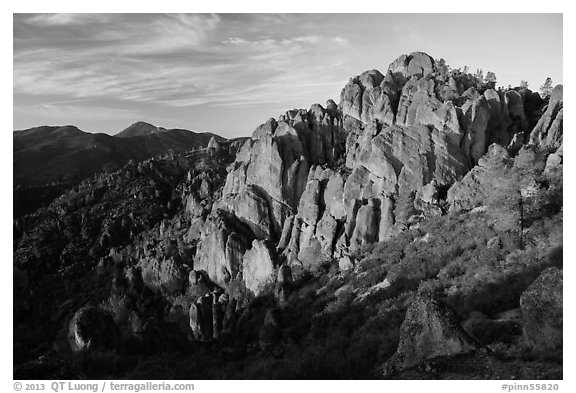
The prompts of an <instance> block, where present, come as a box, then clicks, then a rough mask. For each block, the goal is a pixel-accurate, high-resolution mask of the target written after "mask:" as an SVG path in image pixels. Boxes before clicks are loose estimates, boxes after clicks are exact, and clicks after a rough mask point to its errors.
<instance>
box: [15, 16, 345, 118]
mask: <svg viewBox="0 0 576 393" xmlns="http://www.w3.org/2000/svg"><path fill="white" fill-rule="evenodd" d="M252 17H258V16H252ZM283 20H284V21H285V20H286V19H285V18H280V19H278V18H274V17H270V16H262V19H261V20H258V22H262V21H264V22H265V23H270V24H273V23H278V21H283ZM18 22H21V24H25V25H26V26H25V28H23V27H22V26H20V25H19V26H18V27H19V28H20V30H18V34H15V36H17V40H16V41H15V55H14V91H15V93H16V94H27V95H35V96H38V95H51V94H58V95H61V96H63V97H66V98H73V99H89V98H99V99H105V98H109V99H115V100H125V101H130V102H145V103H157V104H161V105H166V106H175V107H181V106H194V105H204V104H208V103H215V104H218V105H222V106H226V105H238V104H242V103H246V104H248V103H255V102H260V101H262V100H280V99H283V100H287V101H290V100H297V99H300V98H301V97H303V96H304V95H305V94H303V93H305V92H306V93H309V92H307V90H306V89H307V87H306V86H303V85H302V83H301V82H302V80H307V81H308V82H310V80H315V86H323V85H324V86H328V85H330V84H333V83H334V82H335V79H334V77H333V76H330V75H328V74H327V73H326V69H327V68H326V66H325V65H324V64H322V61H325V59H326V58H327V57H328V54H329V52H330V51H334V50H336V49H337V48H338V47H339V46H342V45H347V43H348V41H347V40H346V39H345V38H342V37H339V36H327V35H321V34H292V35H290V36H285V35H279V34H276V35H273V34H270V32H271V31H281V30H278V29H276V30H273V29H270V30H268V31H267V29H266V27H263V28H262V29H261V30H259V31H258V32H250V31H247V30H246V29H235V28H234V26H235V23H233V21H232V22H231V21H227V22H228V23H224V22H223V21H222V18H221V17H220V16H219V15H206V14H202V15H179V14H178V15H136V16H132V17H130V16H126V15H104V16H99V15H93V14H77V15H72V14H51V15H34V16H31V17H27V18H24V19H23V20H22V21H21V20H20V19H18V18H16V19H15V25H18ZM289 22H290V23H291V21H289ZM86 24H87V25H86ZM46 26H50V27H56V26H58V29H56V30H57V31H56V33H54V34H55V36H54V37H46V40H45V41H44V40H43V39H42V38H39V37H41V36H38V35H37V34H39V33H46V32H47V30H45V29H44V28H45V27H46ZM86 31H89V32H90V34H86ZM264 31H267V33H266V34H263V33H264ZM234 33H241V34H234ZM27 43H28V45H27ZM315 69H316V70H318V75H316V76H314V75H305V74H304V73H303V70H306V72H307V73H309V72H310V71H311V70H315ZM280 88H282V92H281V93H280V90H279V89H280Z"/></svg>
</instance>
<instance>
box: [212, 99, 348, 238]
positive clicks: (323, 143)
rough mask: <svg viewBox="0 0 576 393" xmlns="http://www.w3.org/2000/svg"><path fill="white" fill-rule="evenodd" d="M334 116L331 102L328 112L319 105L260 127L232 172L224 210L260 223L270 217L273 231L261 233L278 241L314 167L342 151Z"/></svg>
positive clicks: (243, 149)
mask: <svg viewBox="0 0 576 393" xmlns="http://www.w3.org/2000/svg"><path fill="white" fill-rule="evenodd" d="M329 104H330V102H329ZM334 112H335V108H334V105H333V102H332V105H330V111H328V110H326V109H324V108H323V107H322V106H321V105H318V104H315V105H313V106H312V107H311V108H310V110H308V111H304V110H299V111H296V110H295V111H288V112H286V114H284V115H282V116H281V117H280V119H279V121H278V122H276V121H272V120H269V121H268V122H267V123H266V124H264V125H262V126H260V127H258V128H257V130H256V131H255V133H254V135H253V138H252V139H250V140H248V141H246V143H245V144H244V146H243V147H242V149H241V150H240V152H239V153H238V155H237V159H236V161H235V163H234V164H233V165H232V166H231V167H230V168H229V173H228V178H227V180H226V185H225V187H224V191H223V195H224V200H225V203H224V204H223V208H225V209H227V210H229V211H232V212H234V214H235V215H236V216H237V217H238V218H239V219H240V220H245V221H247V222H251V223H256V224H258V225H262V224H261V223H259V221H260V218H262V219H265V220H266V219H268V220H269V221H270V229H269V230H268V231H266V230H265V228H261V229H262V230H263V231H264V232H268V234H269V236H268V237H270V238H272V239H274V240H276V241H278V240H279V238H280V236H281V232H282V227H283V225H284V221H285V220H286V218H287V217H288V216H289V215H290V214H291V213H293V212H294V211H295V210H296V208H297V207H298V203H299V200H300V196H301V195H302V192H304V189H305V186H306V180H307V178H308V171H309V169H310V166H311V165H314V164H323V163H328V162H332V161H333V160H334V159H335V158H336V157H337V156H338V154H340V152H341V150H339V149H341V148H340V147H339V146H340V145H341V143H342V142H343V134H342V130H341V127H340V125H339V119H338V118H337V117H335V113H334ZM255 199H258V200H257V201H254V200H255ZM264 201H266V204H265V203H264ZM266 205H267V207H266ZM238 207H240V208H242V209H238ZM265 224H266V223H265ZM264 226H266V225H264ZM257 236H258V237H259V238H265V237H266V234H263V233H258V234H257Z"/></svg>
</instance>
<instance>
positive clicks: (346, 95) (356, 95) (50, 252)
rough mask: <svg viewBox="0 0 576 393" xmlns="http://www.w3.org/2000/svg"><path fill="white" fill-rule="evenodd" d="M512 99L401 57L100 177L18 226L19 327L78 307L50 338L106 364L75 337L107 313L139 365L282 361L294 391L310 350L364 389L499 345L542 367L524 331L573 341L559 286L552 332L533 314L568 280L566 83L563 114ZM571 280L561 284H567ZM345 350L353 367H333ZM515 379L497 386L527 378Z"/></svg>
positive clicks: (437, 66) (555, 105) (437, 65)
mask: <svg viewBox="0 0 576 393" xmlns="http://www.w3.org/2000/svg"><path fill="white" fill-rule="evenodd" d="M491 87H492V86H490V85H485V84H483V83H481V81H478V80H476V78H474V77H472V76H471V75H469V74H465V73H462V72H460V71H459V70H455V71H449V70H448V69H447V68H446V67H445V66H443V65H442V64H441V62H437V61H435V60H434V59H432V58H431V57H430V56H429V55H427V54H425V53H421V52H415V53H412V54H410V55H402V56H400V57H399V58H398V59H396V60H395V61H394V62H392V64H390V65H389V67H388V69H387V70H386V72H385V73H381V72H379V71H377V70H369V71H366V72H364V73H362V74H360V75H358V76H355V77H353V78H351V79H350V81H349V82H348V83H347V84H346V85H345V86H344V88H343V90H342V92H341V95H340V102H339V104H336V103H335V102H334V101H332V100H328V101H327V102H326V105H325V106H322V105H320V104H314V105H312V106H311V107H310V109H307V110H305V109H298V110H296V109H295V110H290V111H287V112H285V113H284V114H282V115H281V116H279V117H278V119H269V120H268V121H267V122H265V123H264V124H262V125H260V126H259V127H257V128H256V130H255V131H254V133H253V134H252V136H251V138H248V139H246V140H242V141H240V140H238V141H234V142H219V141H218V140H216V139H214V138H213V139H212V140H211V141H210V142H209V144H208V148H207V149H204V150H202V151H197V152H187V153H180V154H176V156H175V157H163V158H162V159H160V160H158V159H156V160H148V161H146V162H143V163H140V164H130V165H127V166H126V167H124V168H122V169H120V170H119V171H117V172H114V173H111V174H107V175H101V176H99V177H97V178H95V179H94V180H93V181H87V182H83V183H82V184H81V185H80V186H79V187H78V188H77V189H75V190H70V191H68V192H67V193H65V194H64V195H63V196H61V197H60V198H59V199H57V200H55V201H54V202H53V203H52V205H51V206H50V207H49V208H47V209H44V210H40V211H38V212H36V213H34V214H32V215H29V216H26V217H24V218H23V219H21V220H17V222H15V233H16V235H17V236H15V237H16V240H15V250H16V251H15V256H14V263H15V266H16V267H17V269H16V270H15V280H17V281H18V282H17V284H18V285H15V290H16V289H18V290H19V291H21V292H22V293H25V292H26V291H28V292H29V294H28V295H26V296H28V297H29V299H28V300H27V301H26V302H24V304H25V305H24V306H23V305H19V306H18V307H19V309H22V310H25V312H22V313H17V314H16V316H17V318H16V319H17V321H19V322H17V323H21V324H23V325H25V326H31V325H33V326H36V325H39V323H40V322H42V321H44V322H46V321H47V318H48V317H47V315H45V314H46V313H45V312H44V311H42V310H44V309H50V308H51V307H54V306H53V305H52V306H51V305H49V304H47V303H50V304H58V305H59V306H57V307H55V308H56V309H55V310H52V311H53V312H54V315H55V316H54V318H53V319H51V322H46V323H47V324H49V325H50V326H51V327H50V329H46V331H44V332H43V335H42V338H41V339H40V340H45V341H50V342H53V343H54V346H55V347H57V348H62V346H63V347H65V348H68V346H69V345H68V344H66V342H67V341H66V337H72V336H74V337H76V336H78V337H77V339H75V340H73V341H72V342H71V344H70V345H72V348H73V349H74V350H75V351H80V352H86V351H89V350H92V349H90V348H89V344H87V343H89V341H90V340H91V338H92V336H94V335H97V334H98V332H92V331H88V332H87V333H86V334H84V335H85V336H86V337H84V336H82V335H80V336H79V335H78V334H76V332H77V331H78V329H80V327H81V325H82V324H81V323H80V322H82V318H80V316H82V315H83V314H86V315H89V317H90V318H95V319H98V318H100V317H102V318H105V321H104V322H102V323H103V326H104V325H105V326H106V332H108V333H106V334H107V335H108V336H110V337H100V338H98V340H96V341H94V342H98V343H102V345H101V346H102V347H103V348H105V349H109V348H110V347H113V348H116V350H117V351H119V352H118V353H121V354H122V356H124V355H125V354H127V353H130V354H132V355H134V354H137V355H140V354H141V352H142V351H143V350H142V348H144V347H145V348H146V349H147V350H149V351H150V353H152V354H155V353H159V352H161V351H167V350H168V351H172V350H181V351H184V353H186V354H187V355H186V356H201V355H199V354H204V355H206V354H209V356H215V359H217V361H222V362H224V363H226V364H228V363H227V362H231V363H230V364H233V363H234V362H235V361H238V362H241V363H242V362H244V361H245V360H246V359H249V361H248V360H246V361H247V362H248V363H246V364H252V365H253V367H255V368H256V369H258V361H259V359H260V360H261V359H262V358H266V359H267V358H268V357H269V356H272V357H274V358H275V359H280V360H278V363H276V365H277V367H276V366H275V367H276V371H275V372H276V374H275V376H277V377H279V378H291V377H294V375H296V376H302V375H307V374H306V373H307V372H308V370H307V367H303V368H302V369H298V370H294V369H291V368H290V367H295V366H293V363H294V362H295V359H293V358H291V357H290V356H293V355H291V354H293V353H298V354H300V355H299V356H302V358H305V359H306V361H308V362H309V364H318V363H322V364H325V365H326V366H325V367H328V368H330V367H333V368H334V370H337V372H336V371H334V370H332V369H330V370H332V371H334V372H335V374H330V373H328V377H341V378H345V377H360V376H363V377H373V376H374V375H377V376H382V374H381V373H380V371H374V370H376V369H378V370H380V369H379V368H375V367H374V364H372V365H371V366H372V367H366V368H365V369H363V370H359V369H356V368H354V367H352V365H353V364H356V363H357V359H371V360H370V361H373V362H377V363H378V364H381V365H384V367H383V369H382V370H381V371H384V372H385V373H387V374H386V375H390V373H393V374H394V373H404V372H407V371H406V369H410V368H412V367H414V366H415V365H418V364H421V363H422V362H430V361H431V360H430V359H433V358H437V357H445V356H454V355H458V356H464V358H459V359H461V361H462V362H464V366H465V367H464V368H463V369H466V367H471V365H474V364H476V363H478V364H484V365H486V364H490V362H493V361H495V360H494V359H493V358H486V357H485V354H486V352H482V350H480V349H479V346H478V342H481V343H483V344H482V345H492V347H490V350H491V351H503V352H501V354H503V356H504V355H505V356H508V357H510V356H511V357H514V356H518V359H521V358H522V357H521V356H524V355H522V354H523V353H525V352H526V351H527V350H528V349H526V347H524V345H528V344H526V343H525V341H522V340H523V339H522V337H524V336H523V334H524V333H522V332H523V329H527V330H526V334H525V335H526V337H527V338H526V340H528V341H526V342H529V343H533V342H538V343H546V345H552V346H554V345H556V344H557V343H558V340H557V339H553V340H546V337H544V336H546V332H543V331H542V329H554V332H553V333H554V337H556V338H557V337H558V334H559V333H558V331H559V329H560V330H561V322H558V318H561V315H560V317H559V316H558V315H559V314H561V313H560V312H558V308H559V307H558V304H559V303H560V304H561V299H560V300H559V299H557V293H560V292H558V291H556V292H555V295H554V296H555V297H554V298H550V299H547V300H546V302H547V303H550V304H554V305H555V312H554V313H552V314H551V315H552V316H553V317H554V318H555V320H554V321H551V322H550V323H548V324H542V323H538V321H535V320H533V319H534V318H535V317H534V315H539V313H541V310H540V309H537V308H538V307H537V306H538V305H539V304H540V303H539V302H538V296H539V295H538V293H539V291H540V289H539V288H540V287H541V286H542V285H541V284H538V285H535V286H534V285H533V286H532V287H531V288H532V290H531V291H529V292H528V293H527V294H525V295H523V293H524V291H526V290H527V289H528V287H529V286H530V284H531V283H532V282H533V281H534V280H535V279H536V278H537V277H538V275H539V274H540V273H541V272H542V271H543V270H544V269H546V268H550V267H551V266H553V267H554V268H558V267H559V268H561V264H562V262H561V252H562V251H561V250H562V228H561V223H562V209H563V208H562V168H563V136H562V134H563V128H562V127H563V123H562V113H563V97H562V86H557V87H556V88H555V89H554V91H553V93H552V96H551V98H550V100H549V103H548V106H547V107H546V109H544V105H545V102H544V101H542V100H541V99H540V98H539V96H538V97H535V96H534V94H533V93H532V92H530V91H528V90H527V89H515V90H508V91H503V90H498V91H497V90H495V89H493V88H491ZM536 96H537V95H536ZM122 192H124V193H125V194H126V195H124V196H123V194H122ZM138 206H140V208H139V207H138ZM558 255H560V257H558ZM559 259H560V262H559V261H558V260H559ZM24 271H27V272H28V279H25V278H24V276H25V274H24V273H23V272H24ZM94 272H95V273H94ZM16 273H18V274H16ZM94 276H95V277H96V278H94ZM558 277H560V278H559V279H558ZM552 278H554V279H555V280H556V281H559V282H560V283H558V282H556V281H555V282H554V285H555V288H559V287H561V272H560V273H558V272H556V271H555V273H554V275H553V277H552ZM54 280H55V281H54ZM541 281H542V280H541ZM57 282H74V283H75V284H74V285H71V286H69V287H65V288H64V289H61V290H58V291H53V290H52V288H53V287H54V285H56V283H57ZM546 282H547V281H546ZM82 283H84V284H86V283H88V284H86V285H85V288H87V295H86V296H85V297H81V298H80V297H78V296H77V295H75V292H74V289H75V285H76V286H77V285H81V284H82ZM32 287H34V290H32V289H31V288H32ZM534 288H536V289H534ZM47 294H49V296H48V295H47ZM26 296H23V297H24V298H26ZM521 297H522V299H528V300H525V301H524V302H523V303H522V308H523V309H524V308H526V309H527V310H529V312H528V311H527V313H528V314H529V316H528V317H527V318H528V319H526V320H523V319H522V317H521V316H520V317H518V313H519V311H518V310H519V309H520V306H521V304H520V299H521ZM47 299H49V301H48V300H47ZM86 299H89V302H88V303H89V304H90V305H91V307H92V308H89V309H86V308H82V307H84V306H86ZM414 299H416V301H415V302H414ZM534 305H536V306H534ZM535 309H537V310H536V311H534V310H535ZM79 310H80V311H79ZM85 310H91V311H90V313H87V312H86V311H85ZM81 311H82V312H81ZM530 313H531V314H530ZM528 314H527V315H528ZM31 316H32V317H31ZM514 316H516V317H514ZM86 318H88V317H86ZM86 318H84V319H86ZM110 318H112V319H113V321H111V320H110ZM530 318H532V319H530ZM71 321H72V322H71ZM78 321H80V322H78ZM79 326H80V327H79ZM558 326H560V328H559V327H558ZM462 327H464V329H462ZM37 330H38V329H37V327H35V328H31V329H29V330H21V332H23V333H21V334H23V335H24V336H25V335H26V332H32V333H34V332H37ZM418 332H420V333H418ZM494 332H498V333H494ZM72 333H74V334H72ZM358 337H361V339H359V338H358ZM470 337H473V339H472V338H470ZM36 340H38V339H36ZM331 340H332V341H331ZM24 341H25V340H24V339H22V340H21V342H24ZM19 342H20V341H19ZM118 342H120V343H121V344H118V345H117V344H115V343H118ZM202 342H211V343H212V344H211V345H214V347H211V348H212V349H206V348H207V347H202V346H201V345H200V344H199V343H202ZM303 343H304V344H303ZM447 343H448V344H447ZM35 344H38V343H37V342H35ZM80 344H82V345H80ZM504 344H506V345H508V347H505V348H506V349H503V347H502V346H503V345H504ZM332 345H338V346H342V348H346V350H344V349H342V348H340V347H338V351H337V353H338V355H337V356H336V355H334V358H341V356H340V355H341V354H342V353H346V354H347V355H346V356H344V360H338V361H336V360H335V359H331V358H327V359H322V361H320V362H318V361H317V359H316V358H314V357H313V356H315V355H312V354H313V353H316V354H317V353H328V354H330V353H332V354H333V352H330V351H332V350H333V349H334V348H332V347H331V346H332ZM447 345H448V346H447ZM530 345H532V344H530ZM534 345H535V344H534ZM539 345H540V344H539ZM556 346H557V345H556ZM36 347H38V345H36ZM120 347H121V348H122V349H121V350H120V349H118V348H120ZM134 348H137V349H134ZM138 348H139V349H138ZM214 348H216V349H214ZM255 348H259V349H255ZM556 349H557V348H556V347H554V348H553V350H556ZM130 351H132V352H130ZM210 351H213V352H210ZM506 351H508V352H506ZM523 351H524V352H523ZM190 354H194V355H190ZM230 354H231V355H230ZM21 356H22V358H23V359H25V360H29V359H31V358H33V357H34V356H32V355H31V354H30V353H27V352H25V351H24V352H23V354H22V355H21ZM323 356H324V355H323ZM325 356H329V355H325ZM347 356H350V357H349V358H348V357H347ZM462 359H463V360H462ZM298 361H299V360H298ZM298 361H296V363H297V364H298ZM250 362H254V363H250ZM439 362H440V363H439V366H438V367H445V368H446V369H447V370H448V369H449V371H446V372H447V373H452V374H450V375H452V376H454V377H464V378H467V377H473V376H475V377H477V376H478V375H462V374H458V373H459V372H461V371H460V370H458V367H456V366H455V367H454V368H450V367H448V366H446V365H445V364H443V363H442V361H439ZM467 362H468V363H467ZM190 364H194V365H195V367H196V366H198V365H200V364H203V363H202V359H198V358H194V361H193V362H191V363H190ZM302 364H304V363H302ZM306 364H308V363H306ZM427 364H429V363H427ZM345 366H346V367H345ZM516 366H517V365H514V366H510V370H514V369H515V368H514V367H516ZM202 367H203V366H198V367H197V369H195V371H194V370H193V371H190V370H187V371H189V372H192V374H186V375H185V377H188V378H191V375H196V374H194V372H196V373H200V371H199V370H204V369H203V368H202ZM350 367H352V368H350ZM482 367H484V366H482ZM482 367H479V368H478V370H480V369H481V368H482ZM498 367H500V368H499V369H498V370H505V371H497V370H496V369H495V368H492V369H491V368H490V367H488V366H487V367H484V368H482V370H484V371H482V373H487V374H481V375H480V376H483V377H486V378H496V377H498V378H500V377H509V376H510V375H511V374H510V375H509V373H508V371H509V372H510V373H512V372H513V371H510V370H509V369H507V368H506V367H508V366H507V364H500V365H499V366H498ZM543 367H544V366H543ZM546 367H549V372H550V373H551V374H550V375H556V374H554V372H556V371H557V370H556V368H554V367H555V366H554V365H552V366H550V365H549V364H546ZM205 368H206V369H208V368H209V366H205ZM240 368H242V370H244V371H242V372H240V374H234V375H235V376H238V377H246V376H248V377H250V376H252V377H256V376H258V373H257V371H253V370H252V372H253V373H254V374H253V375H252V374H250V371H249V370H250V369H249V367H248V368H246V367H245V364H244V363H242V367H240ZM25 370H27V369H25ZM246 370H248V371H246ZM346 370H348V371H346ZM486 370H492V371H490V372H488V371H486ZM541 370H542V369H541V368H540V369H538V371H534V370H532V369H530V368H529V369H528V371H526V377H534V376H537V377H539V376H541V374H539V373H540V372H541ZM547 370H548V369H547ZM550 370H551V371H550ZM555 370H556V371H555ZM204 371H206V370H204ZM316 371H317V372H316V373H315V374H314V375H315V376H326V375H325V374H323V371H322V370H320V371H318V370H316ZM212 372H213V373H214V374H210V375H214V377H218V376H222V375H221V374H218V373H215V372H214V371H212ZM291 372H293V374H291ZM478 372H479V373H480V371H478ZM546 372H548V371H546ZM244 373H248V374H244ZM347 373H349V374H347ZM354 373H355V374H354ZM431 373H434V371H432V372H431ZM499 373H500V374H499ZM202 375H204V374H202ZM227 375H229V374H227ZM334 375H335V376H334ZM204 376H205V375H204ZM418 376H420V377H421V376H422V375H420V374H418ZM424 376H425V377H430V376H431V375H430V374H427V375H424Z"/></svg>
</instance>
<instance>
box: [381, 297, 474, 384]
mask: <svg viewBox="0 0 576 393" xmlns="http://www.w3.org/2000/svg"><path fill="white" fill-rule="evenodd" d="M475 349H476V345H475V344H474V343H473V341H472V340H471V339H470V338H469V336H468V335H467V334H466V333H465V332H464V330H463V329H462V328H461V327H460V325H459V323H458V321H457V319H456V316H455V314H454V312H453V311H452V310H451V309H449V308H448V306H446V305H444V304H442V303H440V302H438V301H437V300H435V299H433V298H432V297H431V296H430V295H418V296H417V297H416V298H415V299H414V301H413V302H412V303H411V304H410V307H409V308H408V311H407V312H406V317H405V319H404V322H403V323H402V326H401V327H400V342H399V344H398V349H397V350H396V353H395V354H394V355H393V356H392V358H390V360H389V361H388V362H387V363H386V365H385V366H384V371H385V372H387V373H393V372H397V371H401V370H403V369H406V368H410V367H413V366H415V365H417V364H419V363H421V362H424V361H426V360H427V359H432V358H436V357H440V356H452V355H457V354H463V353H467V352H471V351H474V350H475Z"/></svg>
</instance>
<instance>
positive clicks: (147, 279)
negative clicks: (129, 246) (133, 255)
mask: <svg viewBox="0 0 576 393" xmlns="http://www.w3.org/2000/svg"><path fill="white" fill-rule="evenodd" d="M138 266H139V267H140V268H141V269H142V279H143V282H144V284H145V285H146V286H148V287H149V288H151V289H154V290H156V291H161V292H165V293H169V294H175V293H182V292H183V290H184V287H185V285H186V283H187V282H188V275H189V272H188V270H187V269H186V267H184V265H183V262H182V259H181V258H180V257H179V256H178V255H172V256H168V258H163V259H160V258H157V257H148V258H142V259H141V260H140V262H139V263H138Z"/></svg>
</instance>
